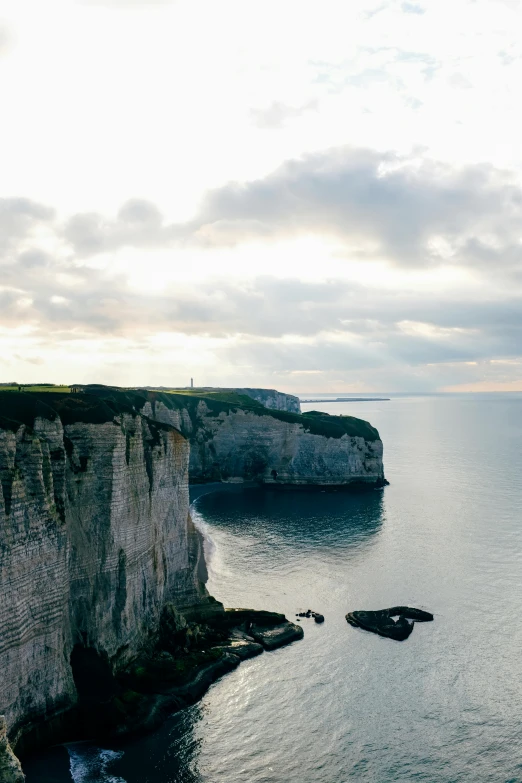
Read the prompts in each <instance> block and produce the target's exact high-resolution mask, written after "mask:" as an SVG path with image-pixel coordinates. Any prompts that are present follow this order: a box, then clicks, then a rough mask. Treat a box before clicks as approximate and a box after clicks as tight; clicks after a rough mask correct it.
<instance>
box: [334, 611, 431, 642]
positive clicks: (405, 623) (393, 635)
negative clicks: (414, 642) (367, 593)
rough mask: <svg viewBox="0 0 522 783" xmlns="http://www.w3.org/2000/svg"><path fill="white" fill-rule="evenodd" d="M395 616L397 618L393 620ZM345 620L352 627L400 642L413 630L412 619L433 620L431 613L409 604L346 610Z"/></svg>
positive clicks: (419, 621)
mask: <svg viewBox="0 0 522 783" xmlns="http://www.w3.org/2000/svg"><path fill="white" fill-rule="evenodd" d="M395 617H397V620H394V618H395ZM346 620H347V622H348V623H349V624H350V625H352V626H353V627H354V628H363V629H364V630H365V631H371V632H372V633H376V634H379V636H385V637H387V638H388V639H395V640H396V641H398V642H402V641H404V640H405V639H407V638H408V636H409V635H410V634H411V632H412V631H413V626H414V624H415V623H414V621H415V622H418V623H425V622H429V621H431V620H433V615H432V614H431V613H430V612H425V611H423V610H422V609H415V608H412V607H410V606H392V607H390V609H380V610H378V611H373V612H372V611H356V612H348V614H347V615H346Z"/></svg>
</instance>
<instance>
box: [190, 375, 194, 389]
mask: <svg viewBox="0 0 522 783" xmlns="http://www.w3.org/2000/svg"><path fill="white" fill-rule="evenodd" d="M190 388H191V389H193V388H194V378H191V379H190Z"/></svg>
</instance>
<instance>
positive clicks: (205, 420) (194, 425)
mask: <svg viewBox="0 0 522 783" xmlns="http://www.w3.org/2000/svg"><path fill="white" fill-rule="evenodd" d="M143 413H144V414H145V415H146V416H149V417H151V418H153V419H156V420H157V421H160V422H165V423H169V424H171V425H173V426H175V427H178V428H179V429H180V430H181V431H182V432H183V434H184V435H186V437H187V438H189V439H190V442H191V451H190V479H191V481H193V482H197V481H234V480H236V481H238V480H239V481H241V480H250V479H254V480H257V481H260V482H261V483H264V484H270V483H272V484H274V483H275V484H295V485H299V484H307V485H328V486H339V485H347V484H353V483H367V484H381V483H382V482H383V480H384V468H383V461H382V455H383V447H382V442H381V440H380V438H379V434H378V432H377V430H375V429H374V428H373V427H371V426H370V425H369V424H367V422H363V421H361V420H359V419H353V418H352V417H348V416H347V417H337V416H336V417H333V416H327V415H326V414H315V415H306V414H305V415H302V416H296V415H286V414H279V415H278V414H277V413H276V412H274V413H273V414H270V413H269V412H268V411H259V409H252V410H248V409H242V408H238V407H234V406H233V405H229V406H225V405H221V406H219V405H217V404H216V403H214V402H211V401H210V400H203V399H200V400H192V399H190V400H187V402H186V403H185V407H171V403H170V401H169V399H168V395H165V396H164V397H163V399H162V400H160V399H157V398H156V399H153V400H151V401H147V403H146V405H145V406H144V408H143Z"/></svg>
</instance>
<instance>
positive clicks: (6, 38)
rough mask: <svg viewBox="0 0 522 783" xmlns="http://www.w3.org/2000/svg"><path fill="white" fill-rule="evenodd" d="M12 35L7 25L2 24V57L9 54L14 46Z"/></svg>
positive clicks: (0, 49)
mask: <svg viewBox="0 0 522 783" xmlns="http://www.w3.org/2000/svg"><path fill="white" fill-rule="evenodd" d="M12 40H13V37H12V34H11V31H10V29H9V28H8V27H7V25H6V24H3V23H1V22H0V57H2V55H4V54H7V52H8V51H9V49H10V48H11V44H12Z"/></svg>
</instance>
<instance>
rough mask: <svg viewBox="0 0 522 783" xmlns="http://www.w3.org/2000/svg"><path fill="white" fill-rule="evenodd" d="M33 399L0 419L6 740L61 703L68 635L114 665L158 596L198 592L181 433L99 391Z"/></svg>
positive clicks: (147, 628)
mask: <svg viewBox="0 0 522 783" xmlns="http://www.w3.org/2000/svg"><path fill="white" fill-rule="evenodd" d="M7 394H9V393H7ZM11 394H15V393H11ZM17 396H18V395H17ZM22 397H24V398H27V397H28V395H20V398H22ZM42 407H43V408H44V411H43V415H35V416H34V418H33V417H32V415H29V413H28V411H27V410H24V411H22V413H23V416H22V417H21V418H23V419H24V421H23V422H20V421H18V422H15V421H13V420H9V419H0V480H1V489H0V586H1V598H2V600H1V601H0V671H1V672H2V676H1V677H0V712H2V713H5V717H6V720H7V726H8V727H9V736H10V738H11V740H12V741H14V742H16V741H17V740H18V739H19V738H20V736H22V734H23V733H24V732H25V731H26V730H27V729H29V728H30V727H31V726H32V725H33V724H38V723H39V722H43V721H45V720H47V719H48V718H50V717H52V716H56V715H58V714H60V712H63V711H67V710H68V709H69V708H70V707H71V706H73V705H74V703H75V701H76V698H77V695H76V687H75V680H74V674H73V668H72V666H71V653H72V652H73V649H75V646H80V647H81V648H92V649H93V650H96V651H97V653H98V654H99V655H101V656H103V658H104V659H105V660H106V661H107V663H108V664H109V666H110V667H111V668H113V669H114V670H116V669H117V668H118V667H120V666H123V665H124V664H125V663H126V662H127V661H128V660H129V659H130V658H132V656H133V655H135V654H136V652H137V651H138V650H139V649H141V648H142V647H143V646H144V645H146V644H147V643H148V640H149V638H150V636H151V634H153V633H154V630H155V629H156V628H157V626H158V621H159V616H160V613H161V610H162V608H163V606H164V605H165V603H166V602H167V601H172V602H174V603H175V604H176V605H177V606H179V607H183V606H185V605H191V604H194V603H196V602H198V601H199V600H200V599H201V597H202V595H203V593H204V588H202V586H201V585H200V583H199V581H198V578H197V573H196V572H197V561H198V558H199V557H200V553H199V541H198V539H197V537H196V534H195V531H194V530H193V528H192V526H191V522H190V519H189V510H188V489H187V487H188V465H189V444H188V442H187V441H186V439H185V438H184V437H183V436H182V435H181V434H180V433H179V432H177V431H176V430H174V429H173V428H172V427H168V426H164V425H161V424H158V423H155V422H151V421H148V420H147V419H145V418H144V417H143V416H141V415H139V414H137V413H134V412H116V413H115V412H114V411H113V410H112V411H111V410H110V409H108V408H107V407H106V406H104V405H102V404H101V403H100V405H99V406H98V408H96V406H94V407H95V409H94V414H93V410H90V411H89V415H88V416H85V415H83V414H84V412H83V409H82V406H81V404H79V405H78V410H75V411H73V412H71V410H70V409H69V410H66V411H65V412H64V414H63V415H62V414H57V413H56V411H54V410H52V409H51V408H48V407H47V406H42V405H40V408H42ZM36 412H38V411H36ZM75 418H76V419H80V420H79V421H78V420H77V421H71V419H75ZM82 418H84V419H91V421H81V419H82ZM103 419H106V420H105V421H104V420H103ZM0 739H1V738H0Z"/></svg>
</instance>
